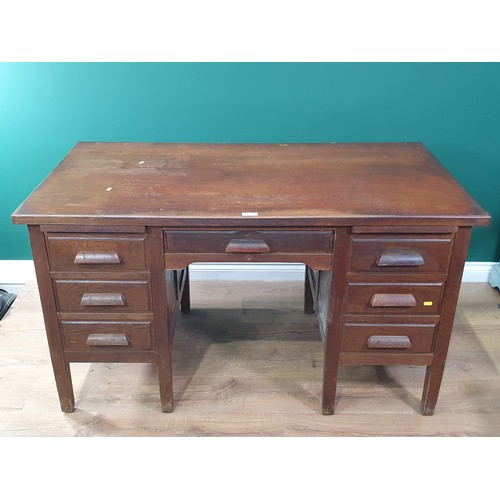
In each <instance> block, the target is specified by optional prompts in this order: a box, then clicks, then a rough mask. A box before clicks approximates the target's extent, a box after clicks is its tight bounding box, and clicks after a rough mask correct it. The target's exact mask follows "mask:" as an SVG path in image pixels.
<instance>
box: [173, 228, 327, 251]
mask: <svg viewBox="0 0 500 500" xmlns="http://www.w3.org/2000/svg"><path fill="white" fill-rule="evenodd" d="M332 245H333V233H332V232H331V231H324V232H323V231H165V248H166V251H167V252H189V253H200V252H203V253H309V252H310V253H331V252H332Z"/></svg>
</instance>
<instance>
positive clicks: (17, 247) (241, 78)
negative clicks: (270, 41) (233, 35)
mask: <svg viewBox="0 0 500 500" xmlns="http://www.w3.org/2000/svg"><path fill="white" fill-rule="evenodd" d="M78 141H153V142H156V141H165V142H179V141H183V142H289V143H290V142H330V141H335V142H357V141H360V142H364V141H421V142H423V143H424V144H425V145H426V146H427V147H428V148H429V149H430V150H431V151H432V152H433V153H434V155H435V156H436V157H437V158H438V159H439V160H440V161H441V162H442V163H443V164H444V166H445V167H446V168H447V169H448V170H449V171H451V173H452V174H453V175H454V176H455V177H456V178H457V179H458V180H459V181H460V182H461V183H462V184H463V185H464V186H465V188H466V189H467V190H468V191H469V192H470V193H471V194H472V195H473V196H474V197H475V198H476V199H477V201H478V202H479V203H480V204H481V205H482V206H483V207H484V208H485V209H486V210H487V211H488V212H490V214H491V215H492V217H493V224H492V226H490V227H489V228H476V229H474V231H473V239H472V243H471V249H470V252H469V257H468V260H471V261H497V260H498V259H499V257H500V225H499V221H500V195H499V189H500V154H499V151H500V64H496V63H495V64H491V63H490V64H482V63H457V64H455V63H453V64H451V63H429V64H427V63H425V64H424V63H401V64H400V63H318V64H316V63H235V64H233V63H151V64H150V63H123V64H122V63H19V64H18V63H3V64H0V172H1V179H0V235H1V238H0V241H1V245H0V259H30V258H31V252H30V249H29V244H28V239H27V231H26V227H24V226H13V225H12V224H11V222H10V214H11V213H12V212H13V211H14V210H15V208H16V207H17V206H18V205H19V204H20V203H21V202H22V201H23V199H24V198H25V197H26V196H27V195H28V194H29V193H30V192H31V191H32V190H33V188H35V187H36V186H37V184H39V183H40V181H41V180H42V179H43V178H44V177H45V176H46V175H47V174H48V173H49V172H50V170H52V168H54V167H55V165H56V164H57V163H58V162H59V161H60V160H61V159H62V158H63V157H64V156H65V154H66V153H67V152H68V151H69V150H70V149H71V148H72V146H73V145H74V144H75V143H76V142H78Z"/></svg>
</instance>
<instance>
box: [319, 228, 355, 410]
mask: <svg viewBox="0 0 500 500" xmlns="http://www.w3.org/2000/svg"><path fill="white" fill-rule="evenodd" d="M349 245H350V235H349V228H339V229H337V230H336V231H335V244H334V249H333V264H332V273H331V276H332V279H331V285H330V300H329V306H328V319H327V322H326V329H325V339H324V350H325V355H324V364H323V402H322V410H323V414H324V415H333V411H334V407H335V394H336V392H337V376H338V370H339V366H340V353H341V350H342V312H343V307H344V291H345V286H346V273H347V256H348V251H349ZM320 287H321V284H320Z"/></svg>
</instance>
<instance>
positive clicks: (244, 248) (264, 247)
mask: <svg viewBox="0 0 500 500" xmlns="http://www.w3.org/2000/svg"><path fill="white" fill-rule="evenodd" d="M226 252H228V253H269V245H268V244H267V242H265V241H264V240H244V239H242V240H231V241H230V242H229V243H228V244H227V246H226Z"/></svg>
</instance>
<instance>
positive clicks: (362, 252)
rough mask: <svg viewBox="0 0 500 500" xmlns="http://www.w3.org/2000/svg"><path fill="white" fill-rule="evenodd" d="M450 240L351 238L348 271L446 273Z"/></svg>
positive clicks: (431, 238) (411, 236)
mask: <svg viewBox="0 0 500 500" xmlns="http://www.w3.org/2000/svg"><path fill="white" fill-rule="evenodd" d="M452 241H453V239H452V238H451V237H450V236H429V235H426V236H416V235H408V236H389V235H388V236H380V235H377V236H373V235H370V236H364V235H356V236H353V237H352V251H351V264H350V270H351V271H360V272H363V271H376V272H379V273H384V272H385V273H387V272H412V273H414V272H419V273H420V272H441V273H446V272H447V270H448V264H449V260H450V252H451V248H452Z"/></svg>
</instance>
